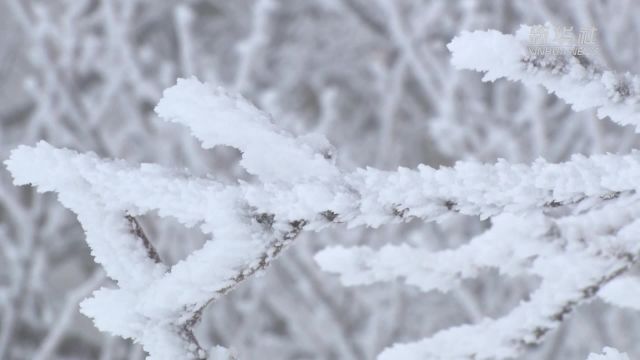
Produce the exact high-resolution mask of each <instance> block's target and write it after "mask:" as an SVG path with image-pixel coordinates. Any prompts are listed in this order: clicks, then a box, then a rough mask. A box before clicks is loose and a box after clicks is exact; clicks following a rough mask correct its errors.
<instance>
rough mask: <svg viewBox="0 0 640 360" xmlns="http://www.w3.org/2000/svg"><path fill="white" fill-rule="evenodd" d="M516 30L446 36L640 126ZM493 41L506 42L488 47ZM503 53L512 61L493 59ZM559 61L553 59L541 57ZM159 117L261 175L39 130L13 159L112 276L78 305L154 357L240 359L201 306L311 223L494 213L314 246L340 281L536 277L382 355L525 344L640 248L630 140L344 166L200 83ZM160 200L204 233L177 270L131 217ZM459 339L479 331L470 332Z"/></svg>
mask: <svg viewBox="0 0 640 360" xmlns="http://www.w3.org/2000/svg"><path fill="white" fill-rule="evenodd" d="M265 11H266V10H265ZM396 15H398V14H396ZM394 21H395V26H396V31H397V33H396V35H397V37H398V41H405V42H406V41H408V38H407V37H406V36H405V35H403V33H401V32H400V30H402V29H401V26H400V24H399V21H400V19H399V18H396V19H395V20H394ZM525 29H526V28H525ZM518 36H521V35H518ZM402 39H404V40H402ZM518 39H519V38H518V37H511V36H507V35H501V34H497V33H493V32H489V33H478V32H476V33H472V34H465V35H462V36H461V37H460V38H458V39H456V40H454V41H453V42H452V43H451V44H450V49H451V50H452V51H453V53H454V63H455V64H456V65H458V66H466V67H470V68H474V69H479V70H485V71H488V72H489V78H491V79H495V78H496V77H499V76H505V77H508V78H511V79H519V80H523V81H525V82H527V83H533V82H537V83H542V84H543V85H545V86H546V87H547V88H549V89H550V90H552V91H554V92H556V93H557V94H558V95H560V96H562V97H564V98H567V99H568V100H569V101H570V102H572V103H574V105H575V106H578V107H580V106H586V105H584V104H586V100H584V99H583V98H584V97H589V98H591V97H593V98H594V99H595V100H594V101H595V103H590V105H589V106H592V105H593V104H595V107H598V108H599V109H600V114H601V115H602V116H604V115H611V116H612V117H614V118H615V119H617V121H618V122H620V123H622V124H626V123H635V116H636V115H635V102H634V101H635V100H633V99H634V97H633V96H632V94H633V93H631V92H629V94H626V95H624V96H623V97H622V98H620V97H619V96H618V97H617V96H614V95H615V93H617V94H618V95H620V94H621V92H620V91H617V90H616V91H617V92H616V91H614V93H611V92H607V86H614V85H611V83H610V82H609V80H607V79H608V78H607V76H609V75H606V74H607V72H603V71H599V70H598V71H597V70H595V69H596V68H595V67H593V68H592V67H591V64H592V63H591V62H585V61H586V60H584V59H582V58H575V59H564V58H554V59H551V60H549V59H546V58H545V59H532V58H527V57H526V54H523V53H522V51H523V49H524V48H523V46H524V45H523V43H522V40H521V39H520V40H518ZM487 44H489V45H490V46H489V47H488V50H487V49H485V48H482V49H484V50H486V52H484V53H483V55H482V56H475V57H473V58H474V59H475V62H470V61H469V62H467V59H468V58H469V57H470V54H472V52H470V51H472V50H473V48H474V47H476V49H477V46H486V45H487ZM496 44H497V45H496ZM409 45H410V44H409ZM409 45H407V46H409ZM492 46H497V47H499V49H497V50H496V53H493V52H492V51H490V50H492V49H494V48H493V47H492ZM407 49H408V48H406V49H405V50H406V51H409V50H407ZM411 51H413V50H411ZM503 52H504V54H503ZM406 56H409V55H406ZM411 56H413V57H416V56H417V55H416V53H414V54H413V55H411ZM498 59H500V61H501V62H503V63H500V64H501V65H500V66H497V67H495V68H494V62H495V61H497V60H498ZM563 59H564V60H563ZM549 61H551V62H550V63H551V64H553V66H552V68H553V69H550V68H549V66H547V65H545V64H548V63H549ZM558 64H560V65H562V64H565V65H562V66H560V67H559V68H558V66H556V65H558ZM568 64H570V65H568ZM416 66H417V65H416ZM565 67H567V68H565ZM569 67H570V69H569ZM532 69H533V70H532ZM576 69H577V70H576ZM581 69H582V71H584V72H585V73H588V74H590V75H588V76H587V75H584V74H582V73H580V71H578V70H581ZM534 70H535V71H534ZM576 73H580V74H581V75H580V76H578V77H576ZM611 76H613V75H611ZM629 79H633V78H629ZM615 86H617V85H615ZM615 86H614V87H615ZM570 88H571V89H572V90H571V91H570V90H569V89H570ZM618 88H619V86H618ZM584 89H592V90H590V91H592V92H588V93H587V92H584V91H586V90H584ZM612 94H613V95H612ZM620 96H622V95H620ZM581 99H582V100H581ZM622 100H624V101H622ZM156 112H157V114H158V115H159V116H160V117H161V118H163V119H164V120H166V121H169V122H174V123H178V124H181V125H184V126H186V127H188V128H189V129H190V130H191V133H192V134H193V135H194V136H195V137H196V138H198V139H199V140H200V141H201V143H202V147H203V148H205V149H211V148H213V147H216V146H219V145H226V146H230V147H233V148H236V149H238V150H239V151H240V152H241V153H242V159H241V160H240V165H241V166H242V167H243V168H244V169H245V170H246V171H247V172H248V173H249V174H250V175H252V178H251V179H250V180H248V181H238V182H236V183H233V184H228V183H226V182H224V181H222V180H219V179H216V178H215V177H214V176H213V175H212V174H208V175H206V176H195V175H193V174H191V173H190V172H189V171H176V170H172V169H168V168H165V167H161V166H160V165H155V164H140V165H131V164H129V163H127V162H125V161H124V160H105V159H101V158H100V157H98V156H97V155H95V154H93V153H84V154H81V153H78V152H76V151H73V150H68V149H58V148H55V147H53V146H51V145H49V144H48V143H46V142H44V141H41V142H39V143H38V144H37V145H35V146H33V147H27V146H20V147H18V148H17V149H15V150H14V151H13V152H12V154H11V157H10V159H9V160H7V161H6V165H7V168H8V169H9V171H10V172H11V173H12V175H13V177H14V182H15V184H17V185H26V184H33V185H35V186H36V187H37V189H38V191H41V192H56V193H58V199H59V200H60V202H61V203H62V204H63V205H64V206H65V207H67V208H69V209H71V210H72V211H74V212H75V213H76V214H77V216H78V220H79V221H80V223H81V224H82V226H83V228H84V230H85V232H86V237H87V239H86V241H87V243H88V244H89V246H90V248H91V251H92V254H93V256H94V257H95V260H96V261H97V262H98V263H100V264H101V265H102V266H103V267H104V269H105V272H106V274H107V275H108V276H109V277H110V278H111V279H113V280H114V281H115V282H116V285H117V287H116V288H102V289H100V290H98V291H96V292H94V294H93V297H92V298H90V299H88V300H85V301H84V302H83V303H82V305H81V309H82V311H83V313H85V314H86V315H88V316H90V317H91V318H93V319H94V322H95V324H96V326H97V327H99V328H100V329H101V330H103V331H107V332H109V333H112V334H115V335H118V336H121V337H124V338H131V339H133V340H134V341H136V342H138V343H140V344H142V345H143V346H144V348H145V350H146V351H148V352H149V354H150V356H151V358H152V359H156V360H162V359H181V358H207V357H209V358H214V359H218V358H225V357H227V358H229V357H231V355H230V354H228V353H227V352H226V351H223V350H221V349H220V348H214V349H211V350H210V351H208V353H207V351H205V349H204V347H203V346H201V345H200V343H199V341H198V339H197V338H196V337H195V335H194V331H193V329H194V327H195V326H196V324H197V323H198V322H199V320H200V318H201V316H202V311H203V309H204V308H205V307H206V306H207V305H208V304H210V303H212V302H214V301H216V300H217V299H219V298H220V297H222V296H223V295H225V294H227V293H229V292H230V291H232V290H233V289H235V288H236V287H237V286H238V285H239V284H240V283H241V282H243V281H244V280H245V279H247V278H249V277H251V276H252V275H254V274H256V273H259V272H261V271H263V270H265V269H266V268H267V267H268V266H269V265H270V264H271V263H272V262H273V260H274V259H275V258H276V257H277V256H278V255H279V254H281V253H282V251H284V250H285V249H286V248H287V247H288V246H290V245H291V244H292V243H293V241H294V240H295V239H296V238H297V237H298V235H299V234H300V233H301V232H303V231H319V230H322V229H324V228H327V227H330V226H338V225H341V224H342V225H346V226H347V227H349V228H351V227H355V226H367V227H372V228H377V227H379V226H382V225H386V224H390V223H399V222H407V221H410V220H412V219H421V220H424V221H441V220H444V219H446V218H448V217H450V216H451V215H455V214H463V215H469V216H476V217H479V218H481V219H491V222H492V227H491V228H490V229H489V230H487V231H486V232H485V233H483V234H481V235H478V236H477V237H475V238H473V239H472V240H471V241H470V242H469V243H468V244H466V245H462V246H460V247H458V248H454V249H449V250H444V251H440V252H429V251H425V250H422V249H418V248H414V247H411V246H409V245H399V246H386V247H383V248H381V249H379V250H374V249H372V248H370V247H358V248H344V247H340V248H329V249H327V250H324V251H322V252H320V253H319V254H318V255H317V256H316V259H317V261H318V262H319V263H320V265H321V266H322V267H323V268H324V269H325V270H328V271H331V272H335V273H338V274H340V275H341V278H342V280H343V282H344V283H345V284H347V285H357V284H369V283H373V282H378V281H389V280H395V279H397V278H401V279H404V280H405V281H406V282H407V283H408V284H411V285H415V286H418V287H419V288H420V289H422V290H424V291H429V290H434V289H437V290H450V289H452V288H453V287H454V286H456V285H457V284H458V283H459V282H460V281H461V280H462V279H469V278H475V277H477V276H478V274H479V272H480V270H481V269H484V268H496V269H498V270H499V271H500V272H501V273H502V274H505V275H509V276H520V275H532V276H535V277H538V278H539V279H540V280H541V285H540V287H539V288H538V289H537V290H535V291H534V292H533V293H532V294H531V295H530V296H529V298H528V299H527V300H526V301H523V302H522V303H521V304H520V305H518V306H517V307H516V308H515V309H512V310H511V311H510V312H509V313H508V314H507V315H505V316H504V317H502V318H498V319H488V318H487V319H484V320H481V321H480V322H478V323H476V324H471V325H464V326H459V327H455V328H452V329H448V330H444V331H440V332H438V333H437V334H436V335H434V336H433V337H431V338H429V339H425V340H422V341H418V342H415V343H411V344H398V345H395V346H392V347H390V348H388V349H387V350H385V351H384V352H383V353H382V354H381V355H380V357H379V358H380V359H384V360H391V359H394V360H395V359H402V360H411V359H416V360H418V359H452V358H455V359H475V360H482V359H485V360H488V359H509V358H513V357H516V356H519V355H520V354H522V353H523V352H524V351H525V350H526V349H528V348H529V347H531V346H535V345H537V344H539V343H540V342H541V341H542V339H543V337H544V336H545V334H547V333H548V332H549V331H551V330H552V329H554V328H555V327H557V326H558V325H559V324H560V323H561V322H562V321H563V320H564V319H565V318H566V316H567V315H568V314H569V313H571V312H572V311H573V310H574V309H575V307H577V306H579V305H581V304H582V303H584V302H587V301H589V300H590V299H592V298H593V297H594V296H595V295H596V294H597V293H598V292H599V290H600V289H601V288H603V287H605V286H607V284H608V283H609V282H610V281H611V280H613V279H614V278H616V277H618V276H619V275H620V274H622V273H624V272H625V271H626V270H627V269H628V268H629V267H630V266H632V265H633V264H634V263H635V262H636V260H637V256H638V253H639V251H640V245H639V244H640V243H638V242H637V239H636V234H637V233H638V230H640V229H639V228H638V226H639V224H640V223H639V222H638V220H637V219H638V215H639V214H640V206H639V205H637V203H638V200H640V195H638V190H640V181H639V180H640V153H638V152H632V153H631V154H628V155H624V156H618V155H611V154H607V155H595V156H591V157H586V156H581V155H574V156H573V157H572V158H571V159H570V160H569V161H566V162H563V163H559V164H552V163H548V162H546V161H545V160H542V159H540V160H537V161H535V162H534V163H533V164H531V165H525V164H512V163H508V162H507V161H504V160H500V161H498V162H497V163H495V164H482V163H478V162H458V163H456V164H455V166H453V167H441V168H439V169H435V168H432V167H429V166H425V165H420V166H418V167H417V169H408V168H398V169H397V170H396V171H381V170H377V169H374V168H359V169H356V170H354V171H347V170H344V169H342V168H340V167H338V166H337V165H336V163H335V159H336V151H335V149H334V148H333V147H332V146H331V144H330V143H329V142H328V141H327V140H326V139H325V138H324V136H321V135H317V134H310V135H303V136H296V135H293V134H291V133H290V132H287V131H284V130H282V129H281V128H279V127H277V126H276V125H275V124H274V122H273V120H272V119H271V116H270V115H269V114H267V113H265V112H263V111H261V110H259V109H258V108H257V107H255V106H254V105H252V104H251V103H249V102H248V101H246V100H245V99H244V98H242V97H241V96H238V95H234V94H231V93H229V92H227V91H225V90H224V89H221V88H214V87H212V86H210V85H207V84H203V83H201V82H199V81H198V80H196V79H188V80H184V79H183V80H179V81H178V84H177V85H176V86H174V87H171V88H169V89H167V90H166V91H165V92H164V96H163V98H162V100H161V101H160V103H159V104H158V106H157V107H156ZM154 212H155V213H157V214H158V215H159V216H160V217H163V218H166V217H171V218H174V219H176V220H177V221H178V222H179V223H181V224H183V225H184V226H187V227H196V228H198V229H199V230H201V231H202V232H203V233H204V234H206V235H207V236H209V237H210V239H209V240H208V241H206V242H205V244H204V245H203V246H202V247H201V248H200V249H198V250H196V251H194V252H193V253H191V254H190V255H188V256H187V257H186V258H185V259H183V260H181V261H179V262H178V263H177V264H175V265H173V266H168V265H167V264H165V263H163V262H162V259H161V257H160V256H159V253H158V251H157V250H156V245H157V244H154V239H150V238H148V237H147V235H146V234H145V232H144V231H143V229H142V226H141V225H140V223H139V222H138V220H137V219H136V217H138V216H140V215H145V214H149V213H154ZM615 284H616V283H615V282H612V283H611V284H610V285H609V287H607V288H606V289H609V290H608V291H606V292H605V294H608V295H605V298H607V296H609V298H610V299H614V300H612V301H615V299H616V298H617V297H618V296H616V295H612V294H615V291H616V290H615V289H616V288H615ZM618 300H619V299H618ZM618 302H619V301H618ZM460 339H469V340H468V341H465V342H464V343H462V344H461V343H460V342H461V340H460Z"/></svg>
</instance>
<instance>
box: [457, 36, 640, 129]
mask: <svg viewBox="0 0 640 360" xmlns="http://www.w3.org/2000/svg"><path fill="white" fill-rule="evenodd" d="M531 30H532V27H529V26H522V27H521V28H520V30H518V32H517V33H516V34H515V35H505V34H502V33H500V32H498V31H495V30H491V31H475V32H465V33H462V34H461V35H460V36H458V37H456V38H455V39H453V41H451V43H449V45H448V48H449V50H450V51H451V53H452V59H451V62H452V63H453V65H454V66H455V67H457V68H458V69H469V70H476V71H481V72H485V73H486V74H485V76H484V78H483V80H485V81H494V80H497V79H499V78H506V79H509V80H514V81H516V80H517V81H522V82H523V83H525V84H528V85H536V84H539V85H542V86H544V87H545V88H546V89H547V91H549V92H550V93H553V94H556V95H557V96H558V97H560V98H561V99H564V100H565V101H566V102H567V103H569V104H571V106H572V108H573V109H574V110H575V111H581V110H586V109H596V110H597V114H598V117H599V118H605V117H610V118H611V120H613V121H615V122H617V123H619V124H620V125H633V126H635V127H636V129H638V128H639V127H640V115H639V114H640V77H638V76H637V75H631V74H629V73H625V74H618V73H616V72H613V71H609V70H606V69H604V68H603V67H602V66H601V65H598V64H597V62H596V61H595V60H594V59H593V58H590V57H588V56H587V55H584V54H582V53H580V52H577V51H576V52H567V51H564V52H562V51H559V52H557V53H554V52H550V53H547V52H540V51H538V50H539V49H538V48H535V47H532V45H531V42H530V39H531V37H530V34H531ZM546 31H547V32H549V34H553V32H554V29H553V28H552V27H551V26H547V27H546ZM543 50H544V48H543ZM637 131H638V130H637Z"/></svg>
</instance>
